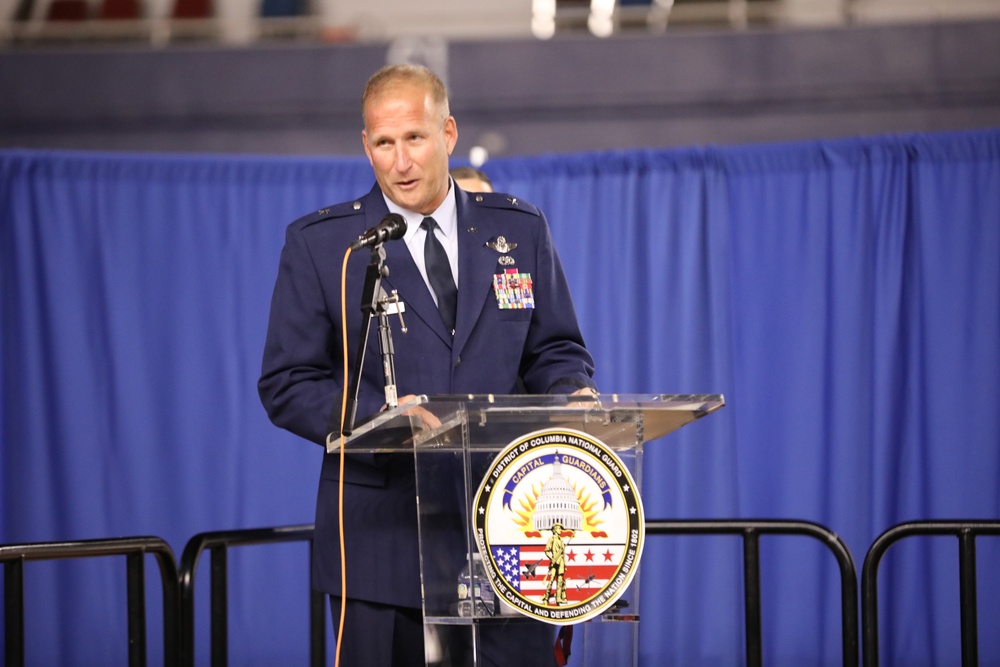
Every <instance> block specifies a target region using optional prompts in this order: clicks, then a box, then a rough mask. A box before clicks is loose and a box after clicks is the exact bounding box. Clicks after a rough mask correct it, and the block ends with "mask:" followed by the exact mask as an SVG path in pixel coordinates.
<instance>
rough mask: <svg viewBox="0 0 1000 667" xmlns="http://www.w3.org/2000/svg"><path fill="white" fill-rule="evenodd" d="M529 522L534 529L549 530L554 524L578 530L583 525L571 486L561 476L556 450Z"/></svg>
mask: <svg viewBox="0 0 1000 667" xmlns="http://www.w3.org/2000/svg"><path fill="white" fill-rule="evenodd" d="M531 523H532V525H533V526H534V527H535V530H549V529H550V528H552V526H553V525H555V524H557V523H558V524H562V527H563V528H565V529H567V530H574V531H575V530H580V529H581V528H582V527H583V511H582V510H581V509H580V501H579V500H577V497H576V493H575V492H574V491H573V488H572V487H571V486H570V485H569V482H567V481H566V478H565V477H563V476H562V463H560V462H559V452H556V457H555V461H554V462H553V464H552V477H551V478H549V480H548V481H547V482H545V484H543V485H542V490H541V493H539V495H538V503H537V504H536V505H535V512H534V514H533V515H532V518H531Z"/></svg>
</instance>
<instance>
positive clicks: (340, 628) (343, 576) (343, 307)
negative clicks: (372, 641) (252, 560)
mask: <svg viewBox="0 0 1000 667" xmlns="http://www.w3.org/2000/svg"><path fill="white" fill-rule="evenodd" d="M351 252H352V250H351V248H350V247H348V248H347V252H346V253H344V265H343V266H342V267H341V269H340V324H341V330H340V339H341V341H342V346H341V347H342V348H343V352H344V358H343V366H344V385H343V387H344V390H343V392H341V394H342V396H341V403H340V476H339V477H340V479H339V480H338V482H337V484H338V488H337V493H338V502H337V528H338V532H339V533H340V622H339V623H338V624H337V648H336V649H335V652H334V658H333V664H334V667H340V645H341V643H342V641H343V639H344V621H345V618H346V616H347V548H346V547H345V545H344V446H345V444H346V443H345V442H344V419H345V417H346V413H347V390H348V387H347V260H348V258H349V257H350V256H351Z"/></svg>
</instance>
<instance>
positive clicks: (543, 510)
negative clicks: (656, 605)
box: [473, 428, 645, 625]
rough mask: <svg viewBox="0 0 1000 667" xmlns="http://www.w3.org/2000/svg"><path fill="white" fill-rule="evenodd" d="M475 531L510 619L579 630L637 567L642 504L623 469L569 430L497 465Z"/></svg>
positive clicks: (503, 456) (536, 439) (529, 438)
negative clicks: (515, 614) (573, 626)
mask: <svg viewBox="0 0 1000 667" xmlns="http://www.w3.org/2000/svg"><path fill="white" fill-rule="evenodd" d="M473 515H474V518H473V530H474V531H475V535H476V541H477V543H478V546H479V551H480V553H481V554H482V557H483V562H484V564H485V565H486V571H487V574H488V576H489V580H490V583H491V585H492V586H493V589H494V591H495V592H496V594H497V596H498V597H499V599H500V600H501V602H502V603H504V604H505V605H506V609H504V610H503V611H504V613H508V612H509V611H510V610H517V612H520V613H521V614H524V615H526V616H530V617H532V618H536V619H538V620H541V621H545V622H547V623H553V624H557V625H570V624H574V623H580V622H582V621H586V620H588V619H590V618H593V617H595V616H597V615H598V614H600V613H602V612H603V611H605V610H608V608H610V607H611V606H612V605H613V604H614V603H615V601H617V600H618V598H619V597H620V596H621V595H622V593H624V592H625V589H626V588H627V587H628V585H629V583H630V582H631V581H632V577H633V576H634V575H635V573H636V571H637V569H638V567H639V557H640V556H641V555H642V547H643V543H644V541H645V539H644V538H645V524H644V521H643V512H642V503H641V501H640V499H639V493H638V491H637V489H636V488H635V482H634V481H633V479H632V476H631V475H630V474H629V471H628V469H627V468H626V467H625V465H624V463H623V462H622V460H621V459H620V458H619V457H618V456H617V455H616V454H615V453H614V451H612V450H611V448H610V447H608V446H607V445H605V444H604V443H602V442H601V441H600V440H596V439H595V438H593V437H591V436H589V435H587V434H586V433H583V432H581V431H576V430H573V429H559V428H556V429H546V430H543V431H535V432H534V433H529V434H527V435H524V436H522V437H520V438H518V439H516V440H514V441H513V442H511V443H510V444H509V445H507V446H506V447H505V448H504V449H503V451H501V452H500V454H499V455H498V456H497V457H496V458H495V459H494V460H493V463H491V464H490V467H489V469H488V470H487V472H486V474H485V476H484V477H483V481H482V483H481V484H480V485H479V490H478V491H477V492H476V497H475V510H474V512H473Z"/></svg>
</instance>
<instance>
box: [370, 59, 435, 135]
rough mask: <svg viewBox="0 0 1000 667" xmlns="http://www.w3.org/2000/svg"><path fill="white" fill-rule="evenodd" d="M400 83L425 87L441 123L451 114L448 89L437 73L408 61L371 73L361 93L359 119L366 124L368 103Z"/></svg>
mask: <svg viewBox="0 0 1000 667" xmlns="http://www.w3.org/2000/svg"><path fill="white" fill-rule="evenodd" d="M401 84H413V85H416V86H420V87H422V88H424V89H426V90H427V92H429V93H430V94H431V100H432V101H433V102H434V105H435V106H436V107H437V109H438V114H439V116H440V120H441V124H442V125H443V124H444V122H445V121H446V120H447V119H448V116H450V115H451V109H450V107H449V105H448V91H447V90H446V89H445V87H444V82H443V81H441V79H440V78H439V77H438V75H437V74H435V73H434V72H432V71H431V70H429V69H428V68H426V67H424V66H423V65H413V64H409V63H407V64H403V65H386V66H385V67H383V68H382V69H380V70H378V71H377V72H375V73H374V74H372V75H371V78H369V79H368V83H367V84H366V85H365V92H364V93H362V95H361V121H362V122H364V123H365V124H366V126H367V119H366V118H365V113H366V112H367V110H368V105H369V104H371V103H372V102H373V101H374V100H376V99H378V98H379V97H381V96H382V95H383V94H385V93H386V92H388V91H389V90H391V89H393V88H394V87H396V86H397V85H401Z"/></svg>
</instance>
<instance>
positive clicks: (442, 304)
mask: <svg viewBox="0 0 1000 667" xmlns="http://www.w3.org/2000/svg"><path fill="white" fill-rule="evenodd" d="M420 226H421V227H423V228H424V230H425V231H426V232H427V238H426V239H425V240H424V267H425V268H426V269H427V280H428V281H429V282H430V284H431V288H432V289H433V290H434V295H435V296H436V297H437V304H438V310H440V311H441V319H443V320H444V325H445V326H446V327H448V329H449V330H451V331H454V330H455V307H456V305H457V304H458V288H456V287H455V278H454V277H452V275H451V263H450V262H449V261H448V254H447V253H446V252H445V251H444V246H443V245H441V242H440V241H438V239H437V236H436V235H435V234H434V228H435V227H437V222H436V221H435V220H434V218H424V221H423V222H421V223H420Z"/></svg>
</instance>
